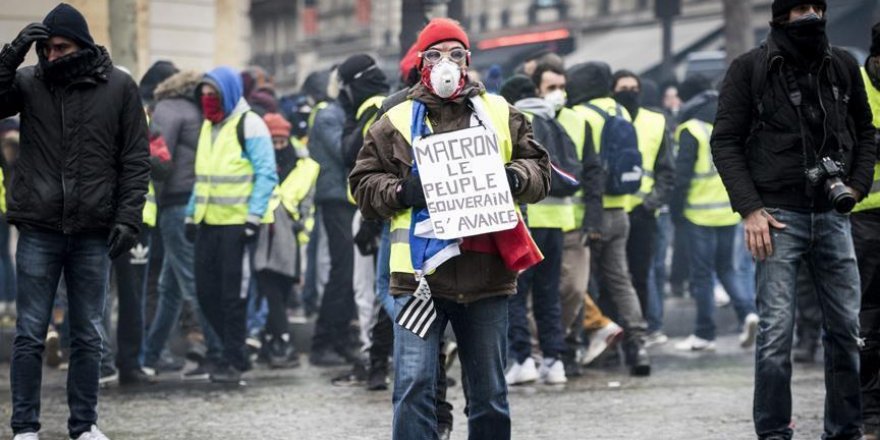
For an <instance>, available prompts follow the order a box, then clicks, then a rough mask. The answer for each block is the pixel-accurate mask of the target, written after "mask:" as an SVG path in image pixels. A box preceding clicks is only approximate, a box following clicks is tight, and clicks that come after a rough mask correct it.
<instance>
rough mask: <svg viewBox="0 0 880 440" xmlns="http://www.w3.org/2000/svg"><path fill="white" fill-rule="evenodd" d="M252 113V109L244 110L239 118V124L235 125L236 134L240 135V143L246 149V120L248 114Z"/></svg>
mask: <svg viewBox="0 0 880 440" xmlns="http://www.w3.org/2000/svg"><path fill="white" fill-rule="evenodd" d="M250 113H252V112H251V111H250V110H248V111H246V112H244V114H243V115H241V117H240V118H238V124H236V125H235V134H236V135H237V136H238V145H240V146H241V148H242V149H244V120H245V119H247V117H248V114H250Z"/></svg>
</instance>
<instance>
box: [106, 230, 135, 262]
mask: <svg viewBox="0 0 880 440" xmlns="http://www.w3.org/2000/svg"><path fill="white" fill-rule="evenodd" d="M137 241H138V233H137V231H136V230H135V229H134V228H132V227H131V226H128V225H123V224H119V223H117V224H115V225H113V229H111V230H110V237H109V238H108V239H107V246H109V247H110V252H109V255H110V259H111V260H115V259H116V258H118V257H119V256H120V255H122V254H124V253H126V252H128V251H129V250H130V249H131V248H132V246H134V245H135V243H137Z"/></svg>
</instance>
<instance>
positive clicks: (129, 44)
mask: <svg viewBox="0 0 880 440" xmlns="http://www.w3.org/2000/svg"><path fill="white" fill-rule="evenodd" d="M137 16H138V14H137V0H113V1H111V2H110V50H111V51H112V54H113V64H116V65H117V66H124V67H125V68H127V69H128V70H129V71H130V72H131V75H132V77H134V78H136V80H137V78H140V66H139V65H138V51H137V44H138V38H137V28H138V26H137V24H138V23H137Z"/></svg>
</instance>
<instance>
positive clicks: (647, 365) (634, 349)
mask: <svg viewBox="0 0 880 440" xmlns="http://www.w3.org/2000/svg"><path fill="white" fill-rule="evenodd" d="M623 355H624V361H625V362H626V365H627V366H628V367H629V375H630V376H636V377H647V376H650V375H651V356H649V355H648V350H647V349H645V343H644V341H642V339H641V338H637V337H633V338H629V340H627V341H625V342H624V344H623Z"/></svg>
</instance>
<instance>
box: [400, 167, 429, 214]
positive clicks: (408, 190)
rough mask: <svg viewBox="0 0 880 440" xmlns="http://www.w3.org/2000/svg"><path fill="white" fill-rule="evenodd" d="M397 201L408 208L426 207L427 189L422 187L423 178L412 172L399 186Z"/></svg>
mask: <svg viewBox="0 0 880 440" xmlns="http://www.w3.org/2000/svg"><path fill="white" fill-rule="evenodd" d="M397 201H398V202H400V204H401V205H403V206H405V207H407V208H426V207H427V206H428V204H427V202H426V201H425V191H424V190H423V189H422V179H421V178H420V177H419V176H416V175H413V174H410V175H409V176H407V178H406V179H403V180H402V181H401V182H400V185H398V186H397Z"/></svg>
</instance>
